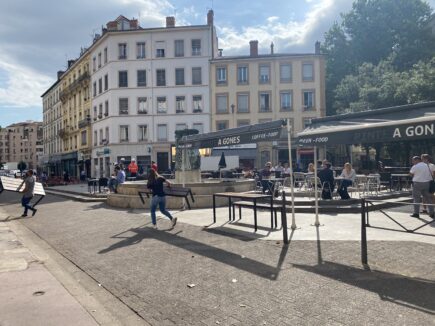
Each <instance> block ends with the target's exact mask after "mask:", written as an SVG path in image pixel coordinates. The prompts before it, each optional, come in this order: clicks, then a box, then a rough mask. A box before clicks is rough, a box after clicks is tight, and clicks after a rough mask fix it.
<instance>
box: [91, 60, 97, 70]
mask: <svg viewBox="0 0 435 326" xmlns="http://www.w3.org/2000/svg"><path fill="white" fill-rule="evenodd" d="M92 70H93V71H96V70H97V58H96V57H93V58H92Z"/></svg>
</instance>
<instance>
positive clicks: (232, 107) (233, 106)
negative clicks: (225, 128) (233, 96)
mask: <svg viewBox="0 0 435 326" xmlns="http://www.w3.org/2000/svg"><path fill="white" fill-rule="evenodd" d="M235 107H236V106H235V105H234V103H233V104H231V114H232V118H233V128H235V127H236V118H235V114H234V113H235V110H234V108H235Z"/></svg>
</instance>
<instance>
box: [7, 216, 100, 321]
mask: <svg viewBox="0 0 435 326" xmlns="http://www.w3.org/2000/svg"><path fill="white" fill-rule="evenodd" d="M2 214H3V213H2V212H1V211H0V218H1V217H2ZM1 219H2V218H1ZM8 224H9V223H7V222H1V223H0V284H1V286H0V288H1V291H0V302H2V304H1V305H0V325H14V326H19V325H44V326H48V325H53V326H54V325H83V326H87V325H90V326H91V325H98V324H97V323H96V322H95V320H94V319H93V318H92V316H90V315H89V314H88V312H87V311H86V310H85V309H84V308H83V307H82V306H81V305H80V304H79V303H78V302H77V301H76V299H75V298H74V297H73V296H72V295H71V294H70V293H68V292H67V290H66V289H65V288H64V287H63V286H62V285H61V284H60V283H59V282H58V281H57V280H56V279H55V278H54V277H53V275H52V274H51V273H50V272H49V271H48V270H47V269H46V267H45V266H44V264H43V262H41V261H39V260H38V259H37V258H36V257H35V256H34V255H33V254H32V253H31V252H30V250H29V249H28V248H26V247H24V246H23V244H22V243H21V242H20V241H19V240H18V238H17V236H16V235H15V233H13V232H12V231H11V229H10V227H9V225H8Z"/></svg>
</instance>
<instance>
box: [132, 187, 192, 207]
mask: <svg viewBox="0 0 435 326" xmlns="http://www.w3.org/2000/svg"><path fill="white" fill-rule="evenodd" d="M163 191H164V192H165V195H166V196H171V197H181V198H184V199H185V200H186V203H187V207H189V209H191V207H190V202H189V197H190V199H192V202H195V198H193V194H192V190H191V189H190V188H183V187H174V186H171V187H166V186H164V187H163ZM138 194H139V197H140V200H141V201H142V203H143V204H145V200H144V197H143V195H146V196H147V198H149V197H150V195H152V194H153V193H152V191H151V190H150V189H148V188H143V189H141V190H139V191H138Z"/></svg>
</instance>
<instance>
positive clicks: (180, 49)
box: [174, 40, 184, 57]
mask: <svg viewBox="0 0 435 326" xmlns="http://www.w3.org/2000/svg"><path fill="white" fill-rule="evenodd" d="M174 51H175V52H174V56H175V57H184V40H175V42H174Z"/></svg>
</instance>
